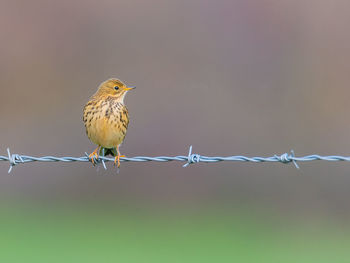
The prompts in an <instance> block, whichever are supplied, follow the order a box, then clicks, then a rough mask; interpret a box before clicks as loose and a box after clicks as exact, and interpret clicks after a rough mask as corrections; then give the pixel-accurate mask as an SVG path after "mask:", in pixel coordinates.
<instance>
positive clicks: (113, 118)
mask: <svg viewBox="0 0 350 263" xmlns="http://www.w3.org/2000/svg"><path fill="white" fill-rule="evenodd" d="M87 105H88V104H87ZM89 112H90V113H89ZM84 123H85V127H86V133H87V135H88V137H89V138H90V140H91V141H92V142H94V143H95V144H98V145H100V146H102V147H105V148H112V147H116V146H118V145H119V144H121V143H122V142H123V140H124V138H125V135H126V131H127V128H128V124H129V118H128V111H127V108H126V106H125V105H124V104H122V103H120V102H116V101H114V100H105V101H101V102H99V103H95V105H94V106H92V105H90V106H89V107H87V106H86V108H85V109H84Z"/></svg>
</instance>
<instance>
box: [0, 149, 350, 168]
mask: <svg viewBox="0 0 350 263" xmlns="http://www.w3.org/2000/svg"><path fill="white" fill-rule="evenodd" d="M317 160H319V161H330V162H338V161H346V162H349V161H350V156H337V155H331V156H321V155H317V154H313V155H307V156H302V157H296V156H294V152H293V151H291V153H284V154H282V155H274V156H271V157H247V156H241V155H236V156H226V157H220V156H202V155H199V154H195V153H192V146H190V148H189V151H188V155H187V156H183V155H180V156H157V157H148V156H135V157H121V158H120V161H121V162H170V161H180V162H185V164H184V165H183V167H187V166H188V165H190V164H192V163H200V162H203V163H216V162H224V161H228V162H254V163H262V162H280V163H284V164H287V163H293V164H294V165H295V167H296V168H298V169H299V166H298V164H297V162H310V161H317ZM0 161H7V162H9V163H10V168H9V170H8V173H10V172H11V171H12V168H13V167H14V166H15V165H17V164H20V163H29V162H92V159H91V158H89V155H88V154H87V153H85V156H82V157H56V156H42V157H33V156H28V155H19V154H11V153H10V149H9V148H7V156H1V155H0ZM110 161H112V162H113V161H114V158H108V157H101V156H100V157H99V158H98V159H96V158H94V162H95V163H102V165H103V167H104V168H105V169H107V168H106V165H105V162H110Z"/></svg>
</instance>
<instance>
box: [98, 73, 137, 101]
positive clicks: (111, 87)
mask: <svg viewBox="0 0 350 263" xmlns="http://www.w3.org/2000/svg"><path fill="white" fill-rule="evenodd" d="M132 89H135V87H128V86H126V85H125V84H124V83H123V82H122V81H120V80H119V79H114V78H113V79H108V80H106V81H104V82H102V83H101V85H100V86H99V88H98V91H97V94H96V95H99V96H110V97H114V98H116V99H118V100H120V101H121V102H123V101H124V96H125V94H126V93H127V92H128V91H129V90H132Z"/></svg>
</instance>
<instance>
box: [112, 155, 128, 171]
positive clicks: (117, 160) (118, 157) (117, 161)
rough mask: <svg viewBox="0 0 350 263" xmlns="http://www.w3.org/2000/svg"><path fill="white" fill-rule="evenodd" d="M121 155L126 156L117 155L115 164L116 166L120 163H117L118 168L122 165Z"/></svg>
mask: <svg viewBox="0 0 350 263" xmlns="http://www.w3.org/2000/svg"><path fill="white" fill-rule="evenodd" d="M120 157H125V155H117V156H116V157H115V158H114V166H115V165H116V164H118V165H117V167H118V168H119V167H120Z"/></svg>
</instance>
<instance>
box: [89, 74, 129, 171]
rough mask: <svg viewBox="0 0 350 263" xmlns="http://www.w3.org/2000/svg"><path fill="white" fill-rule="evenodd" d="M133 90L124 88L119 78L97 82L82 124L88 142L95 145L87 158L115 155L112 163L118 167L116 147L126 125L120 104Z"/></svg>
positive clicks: (126, 119) (121, 138)
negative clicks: (99, 83)
mask: <svg viewBox="0 0 350 263" xmlns="http://www.w3.org/2000/svg"><path fill="white" fill-rule="evenodd" d="M134 88H135V87H127V86H126V85H125V84H124V83H123V82H121V81H120V80H119V79H114V78H113V79H108V80H106V81H104V82H102V83H101V85H100V86H99V87H98V90H97V92H96V93H95V94H94V95H93V96H92V97H91V98H90V100H89V101H88V102H87V103H86V105H85V107H84V117H83V121H84V124H85V128H86V134H87V136H88V137H89V139H90V140H91V141H92V142H93V143H95V144H97V145H98V147H97V148H96V149H95V151H93V152H92V153H91V154H90V155H89V158H90V159H91V160H92V163H94V158H98V156H99V154H101V153H104V154H105V155H108V154H111V155H112V156H115V159H114V164H117V163H118V167H119V166H120V157H121V155H120V151H119V146H120V144H121V143H122V142H123V140H124V138H125V135H126V130H127V129H128V125H129V116H128V109H127V108H126V106H125V105H124V97H125V94H126V93H127V92H128V91H129V90H131V89H134Z"/></svg>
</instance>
